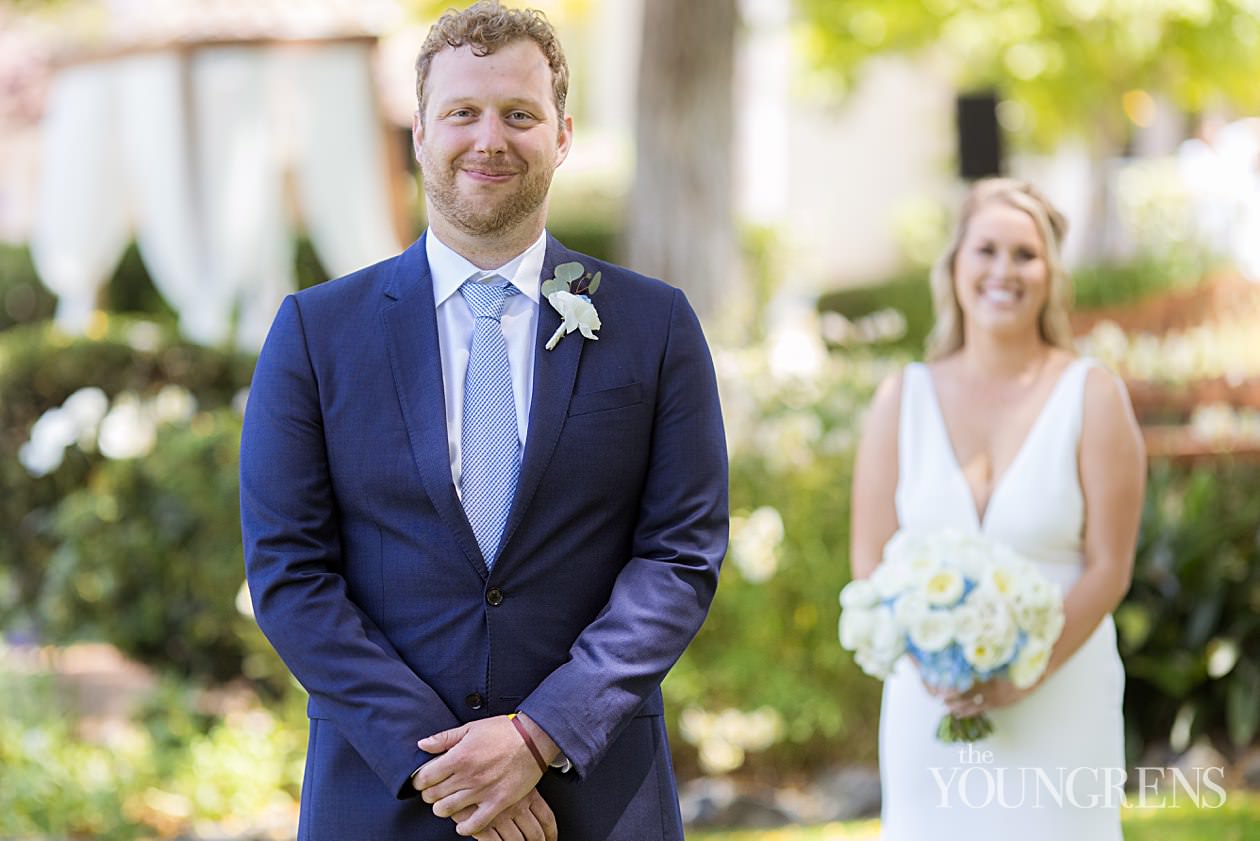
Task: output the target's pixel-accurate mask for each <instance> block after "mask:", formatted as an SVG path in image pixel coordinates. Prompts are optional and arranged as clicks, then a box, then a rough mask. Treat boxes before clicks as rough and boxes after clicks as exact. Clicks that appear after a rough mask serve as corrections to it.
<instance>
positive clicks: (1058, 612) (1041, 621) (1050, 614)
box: [1015, 604, 1063, 643]
mask: <svg viewBox="0 0 1260 841" xmlns="http://www.w3.org/2000/svg"><path fill="white" fill-rule="evenodd" d="M1015 618H1016V621H1017V622H1018V623H1019V627H1021V628H1023V629H1024V630H1025V631H1027V632H1028V635H1029V636H1030V637H1034V638H1036V639H1039V640H1043V641H1045V642H1047V643H1052V642H1054V641H1055V640H1057V639H1058V638H1059V634H1060V633H1061V632H1062V631H1063V610H1062V609H1061V608H1060V607H1059V606H1058V605H1053V604H1052V605H1037V606H1031V607H1030V606H1019V607H1016V609H1015Z"/></svg>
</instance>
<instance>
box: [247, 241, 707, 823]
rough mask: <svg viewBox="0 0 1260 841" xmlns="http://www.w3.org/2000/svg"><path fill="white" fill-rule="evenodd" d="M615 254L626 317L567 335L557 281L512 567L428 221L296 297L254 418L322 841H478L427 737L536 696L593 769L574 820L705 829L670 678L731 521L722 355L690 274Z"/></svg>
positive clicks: (589, 264) (550, 796) (251, 514)
mask: <svg viewBox="0 0 1260 841" xmlns="http://www.w3.org/2000/svg"><path fill="white" fill-rule="evenodd" d="M575 260H576V261H579V262H581V264H582V265H583V266H584V267H585V268H586V269H587V270H588V271H591V272H594V271H600V272H602V283H601V285H600V287H599V289H598V292H597V294H596V295H595V296H594V298H593V302H594V303H595V305H596V307H597V308H598V310H599V313H600V318H601V320H602V322H603V327H602V328H601V329H600V331H599V333H598V336H599V338H598V340H597V341H590V340H587V339H583V338H582V336H581V334H580V333H572V334H570V335H568V336H566V337H565V338H564V339H563V340H561V341H560V343H559V344H558V345H557V346H556V347H555V349H554V350H551V351H548V350H544V349H543V347H542V345H543V343H545V342H546V340H547V339H548V338H549V337H550V336H551V334H552V332H553V331H554V330H555V328H556V327H558V326H559V324H560V319H559V316H558V315H557V314H556V313H555V312H554V311H553V309H552V308H551V307H550V306H549V305H548V304H547V302H546V301H545V299H544V300H543V301H542V302H541V304H540V306H541V309H540V312H539V319H538V321H539V324H538V336H537V339H536V340H537V342H538V349H537V352H536V355H535V365H534V392H533V401H532V408H531V410H530V422H529V436H528V441H527V442H526V447H525V451H524V455H523V461H522V467H521V473H520V479H519V483H518V486H517V491H516V496H515V501H514V503H513V507H512V511H511V514H510V515H509V519H508V525H507V528H506V531H505V533H504V538H503V542H502V546H501V550H500V554H499V557H498V559H497V561H496V563H495V564H494V568H493V570H487V568H486V564H485V561H484V559H483V558H482V556H481V554H480V552H479V550H478V548H477V542H476V540H475V539H474V537H473V533H472V530H471V528H470V526H469V524H468V521H467V519H466V517H465V516H464V512H463V508H462V507H461V504H460V501H459V498H458V497H457V495H456V492H455V488H454V485H453V484H452V480H451V465H450V457H449V453H448V448H447V437H446V413H445V407H444V397H443V389H442V372H441V364H440V359H439V352H438V338H437V322H436V316H435V308H434V303H433V290H432V283H431V279H430V276H429V268H428V261H427V259H426V257H425V250H424V241H423V239H421V240H419V241H417V242H416V243H415V244H413V245H412V246H411V247H410V248H409V249H407V251H405V252H404V253H402V254H401V255H399V256H397V257H394V258H392V259H389V260H386V261H384V262H381V263H378V264H376V265H374V266H370V267H368V268H366V269H363V270H361V271H359V272H356V273H354V274H352V275H349V276H346V277H343V278H340V279H337V280H334V281H330V282H328V283H325V284H321V285H320V286H317V287H313V288H311V289H307V290H304V291H302V292H299V293H297V294H296V295H293V296H290V297H289V298H288V299H286V300H285V301H284V303H283V305H282V306H281V308H280V311H279V313H278V315H277V316H276V320H275V323H274V324H273V326H272V328H271V332H270V335H269V336H268V338H267V341H266V344H265V346H264V347H263V350H262V354H261V356H260V358H259V361H258V367H257V369H256V371H255V374H254V381H253V385H252V387H251V391H250V395H249V400H248V406H247V409H246V413H245V426H244V432H243V435H242V442H241V520H242V526H243V532H244V542H245V563H246V571H247V575H248V580H249V585H250V591H251V593H252V597H253V602H254V608H255V613H256V616H257V619H258V623H259V625H260V626H261V628H262V630H263V631H264V633H265V634H266V635H267V637H268V638H269V639H270V641H271V642H272V644H273V645H274V646H275V648H276V650H277V651H278V652H279V653H280V655H281V656H282V657H283V658H284V660H285V662H286V663H287V664H288V666H289V668H290V669H291V670H292V671H293V674H294V675H295V676H296V677H297V678H298V680H299V681H300V682H301V683H302V685H303V686H304V687H305V688H306V689H307V691H308V692H309V693H310V702H309V705H308V711H309V715H310V719H311V730H310V743H309V746H308V754H307V761H306V772H305V778H304V781H303V786H302V804H301V818H300V826H299V838H300V839H302V841H392V840H393V839H399V841H402V839H407V841H415V839H424V840H425V841H427V839H435V840H436V839H442V840H443V841H446V840H447V839H452V840H453V839H455V838H457V836H456V835H455V831H454V824H453V823H452V822H451V821H450V820H449V819H439V818H436V817H435V816H434V815H433V814H432V812H431V811H430V807H429V806H428V805H427V804H425V803H424V802H423V801H422V800H421V799H420V798H419V797H417V796H415V792H414V791H413V790H412V788H411V785H410V775H411V773H412V772H413V771H414V770H415V769H416V768H417V767H419V766H420V765H421V764H423V763H424V762H425V761H427V760H428V759H429V758H430V757H429V756H428V755H427V754H425V753H423V752H422V751H420V750H418V749H417V748H416V740H417V739H419V738H421V737H424V736H427V735H430V734H432V733H436V732H438V731H440V730H444V729H447V728H450V727H454V726H457V725H459V724H461V723H464V722H468V721H471V720H474V719H478V718H484V717H488V716H495V715H501V714H504V713H508V712H511V711H513V710H516V709H520V710H523V711H524V712H526V713H527V714H528V715H529V716H530V717H531V718H532V719H534V721H536V722H537V723H538V724H539V725H540V726H541V727H542V728H543V729H544V730H546V731H547V733H548V734H549V735H550V736H551V737H552V738H553V739H554V740H555V742H556V743H557V745H559V747H560V749H561V750H562V751H563V753H564V755H565V756H567V757H568V758H569V759H570V760H571V761H572V763H573V771H571V772H569V773H566V774H560V773H558V772H556V771H548V773H547V774H545V775H544V778H543V780H542V782H541V783H540V784H539V790H540V793H541V794H542V795H543V798H544V799H545V800H546V801H547V802H548V804H549V805H550V806H551V807H552V809H553V810H554V812H555V813H556V817H557V820H558V823H559V828H560V837H561V838H563V839H565V841H601V839H611V841H653V839H671V840H672V839H682V837H683V836H682V827H681V819H680V817H679V810H678V803H677V796H676V787H675V781H674V775H673V768H672V766H671V763H670V758H669V745H668V743H667V740H666V735H665V726H664V723H663V718H662V714H663V708H662V702H661V693H660V683H661V680H662V678H663V677H664V676H665V674H666V672H667V671H668V670H669V669H670V667H671V666H672V665H673V664H674V662H675V661H676V660H677V659H678V657H679V656H680V655H681V654H682V651H683V649H684V648H686V646H687V644H688V643H689V642H690V641H691V639H692V638H693V636H694V635H695V633H696V632H697V630H699V628H700V625H701V623H702V622H703V620H704V617H705V615H706V613H707V611H708V607H709V603H710V601H711V599H712V598H713V594H714V590H715V588H716V585H717V579H718V567H719V564H720V562H721V559H722V557H723V555H724V554H725V551H726V540H727V466H726V448H725V437H724V433H723V429H722V421H721V414H720V409H719V405H718V398H717V389H716V383H715V378H714V373H713V367H712V361H711V359H710V356H709V352H708V348H707V346H706V344H705V341H704V337H703V335H702V333H701V330H700V325H699V322H698V321H697V319H696V317H695V314H694V313H693V312H692V310H691V308H690V306H689V305H688V304H687V301H686V299H685V298H684V296H683V294H682V293H681V292H680V291H678V290H676V289H674V288H671V287H669V286H667V285H665V284H663V283H661V282H660V281H657V280H653V279H650V278H646V277H643V276H641V275H638V274H635V273H633V272H630V271H628V270H626V269H624V268H621V267H618V266H614V265H611V264H609V263H605V262H602V261H599V260H596V259H594V258H592V257H588V256H585V255H582V254H577V253H574V252H570V251H568V250H567V249H565V248H564V247H563V246H561V245H560V244H559V243H558V242H557V241H555V240H554V239H549V241H548V245H547V256H546V260H545V262H544V266H543V278H544V279H546V278H549V277H551V276H552V274H553V269H554V267H555V266H556V265H557V264H559V263H564V262H569V261H575Z"/></svg>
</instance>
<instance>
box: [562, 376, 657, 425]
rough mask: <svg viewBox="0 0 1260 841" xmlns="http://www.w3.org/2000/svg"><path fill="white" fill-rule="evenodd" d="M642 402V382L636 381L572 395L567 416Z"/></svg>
mask: <svg viewBox="0 0 1260 841" xmlns="http://www.w3.org/2000/svg"><path fill="white" fill-rule="evenodd" d="M642 402H643V384H642V383H638V382H634V383H629V384H628V385H619V386H616V387H615V388H605V389H602V390H600V391H588V392H585V393H580V394H575V395H573V399H572V400H570V401H569V417H575V416H577V415H590V414H594V413H595V412H610V411H612V410H613V409H622V408H625V407H626V406H636V405H638V404H639V403H642Z"/></svg>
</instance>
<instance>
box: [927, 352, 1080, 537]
mask: <svg viewBox="0 0 1260 841" xmlns="http://www.w3.org/2000/svg"><path fill="white" fill-rule="evenodd" d="M1083 359H1084V357H1080V356H1078V357H1077V358H1076V359H1073V360H1072V361H1071V362H1069V363H1068V364H1067V365H1065V366H1064V368H1063V370H1062V371H1061V372H1060V373H1059V377H1058V379H1057V380H1055V382H1054V385H1053V386H1052V387H1051V388H1050V394H1049V395H1048V396H1047V397H1046V399H1045V401H1044V402H1043V403H1042V404H1041V408H1040V409H1038V410H1037V416H1036V417H1035V418H1033V422H1032V425H1031V426H1029V427H1028V431H1027V432H1025V433H1024V438H1023V440H1022V441H1020V442H1019V448H1018V449H1017V450H1016V451H1015V455H1014V456H1013V457H1012V458H1011V460H1010V462H1009V463H1008V464H1007V465H1006V469H1005V470H1003V471H1002V473H1001V474H1000V475H998V476H997V478H995V479H994V480H993V482H992V483H991V485H990V487H989V498H988V499H986V500H985V503H984V510H983V511H982V510H980V503H979V502H978V501H977V500H976V492H975V489H974V488H972V486H971V483H970V482H968V481H967V474H966V472H965V471H964V470H963V466H962V462H961V461H960V460H959V459H958V450H957V449H955V448H954V439H953V438H951V437H950V435H949V425H948V424H947V423H945V409H944V407H943V406H942V404H941V399H940V396H939V395H938V394H937V392H936V381H935V380H934V379H933V377H932V371H931V369H929V368H928V366H927V365H924V366H923V373H924V375H925V376H926V377H927V386H928V388H927V390H928V394H929V395H931V402H932V406H933V407H934V408H935V410H936V423H937V428H938V429H939V430H940V432H941V438H942V439H944V443H945V449H946V450H947V451H948V452H949V460H950V463H951V464H952V465H953V469H954V475H955V476H957V477H958V481H959V482H961V483H962V489H963V491H964V492H965V493H966V499H967V510H969V511H970V512H971V517H972V521H973V522H974V523H975V524H976V529H977V530H978V531H980V532H983V531H984V529H985V525H986V524H987V523H988V521H989V513H990V512H991V511H993V503H994V502H995V501H996V500H997V496H998V492H999V491H1001V490H1002V487H1003V485H1004V484H1005V483H1006V477H1007V476H1010V475H1011V473H1013V472H1014V471H1015V468H1016V467H1018V466H1019V463H1020V461H1021V460H1022V459H1023V457H1024V453H1025V451H1027V450H1028V447H1029V442H1030V441H1032V440H1033V438H1034V437H1036V435H1037V431H1038V430H1039V429H1040V428H1041V422H1042V419H1043V418H1045V416H1046V414H1047V410H1048V409H1049V408H1050V406H1051V404H1053V403H1054V401H1055V400H1056V399H1057V398H1058V396H1059V392H1060V391H1062V390H1063V384H1064V383H1065V382H1066V381H1067V378H1068V374H1069V373H1071V371H1072V369H1073V368H1074V367H1075V366H1076V365H1078V364H1079V363H1081V362H1082V361H1083Z"/></svg>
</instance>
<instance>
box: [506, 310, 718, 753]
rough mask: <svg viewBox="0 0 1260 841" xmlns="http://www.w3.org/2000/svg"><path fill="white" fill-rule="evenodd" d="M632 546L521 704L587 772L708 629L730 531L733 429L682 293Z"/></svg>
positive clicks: (697, 325)
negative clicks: (605, 593) (596, 604)
mask: <svg viewBox="0 0 1260 841" xmlns="http://www.w3.org/2000/svg"><path fill="white" fill-rule="evenodd" d="M650 446H651V451H650V456H649V467H648V474H647V479H646V483H645V486H644V489H643V496H642V499H641V502H640V509H639V516H638V523H637V525H636V527H635V532H634V543H633V548H632V556H631V558H630V560H629V562H628V563H626V565H625V567H624V568H623V569H622V571H621V572H620V573H619V574H618V576H617V580H616V583H615V584H614V586H613V590H612V595H611V597H610V598H609V601H608V603H607V605H606V606H605V607H604V609H603V610H602V611H601V612H600V614H599V616H598V617H596V619H595V620H594V621H593V622H592V623H591V624H590V625H588V626H587V627H586V629H585V630H584V631H583V632H582V633H581V634H580V635H579V637H578V639H577V640H576V642H575V643H574V645H573V646H572V648H571V649H570V652H569V659H568V660H567V661H566V662H565V664H564V665H562V666H560V667H559V668H558V669H556V670H555V671H554V672H552V673H551V674H550V675H548V676H547V677H546V678H545V679H544V680H543V682H542V683H541V684H539V686H538V687H537V688H536V689H535V690H534V692H532V693H531V694H530V695H529V697H528V698H526V699H525V701H524V702H523V703H522V704H521V709H522V710H523V711H524V712H525V713H526V714H527V715H529V716H530V718H532V719H533V720H534V721H535V722H537V723H538V725H539V726H540V727H542V728H543V729H544V730H545V731H547V733H548V735H550V736H551V738H552V739H553V740H554V741H555V742H556V744H557V745H558V746H559V747H560V749H561V752H562V753H563V755H564V756H565V757H567V758H568V759H569V760H570V761H571V762H572V763H573V768H574V771H575V772H576V773H577V775H578V777H579V778H582V777H584V776H585V775H586V774H587V773H589V771H590V769H592V768H593V767H594V766H595V765H597V764H598V763H599V760H600V758H601V757H602V756H603V755H604V753H605V751H606V750H607V749H608V747H609V745H610V744H611V743H612V742H613V741H614V740H615V739H616V737H617V735H618V734H619V733H620V732H621V730H622V729H623V728H624V727H625V725H626V724H628V723H629V721H630V719H631V718H632V717H633V716H634V715H635V713H636V712H637V711H638V710H639V708H640V707H641V706H642V705H643V702H644V701H645V700H646V699H647V698H648V697H649V696H650V695H651V694H652V693H654V692H656V691H657V690H658V689H659V687H660V684H661V681H662V680H663V679H664V678H665V675H666V673H667V672H668V671H669V670H670V668H672V667H673V665H674V663H675V662H677V660H678V658H679V657H681V656H682V653H683V651H684V649H686V647H687V646H688V645H689V644H690V643H691V640H692V639H693V638H694V637H695V635H696V633H697V632H698V631H699V630H700V626H701V624H702V623H703V622H704V619H705V616H706V615H707V614H708V610H709V604H710V602H711V601H712V599H713V595H714V591H715V590H716V588H717V582H718V572H719V568H720V565H721V561H722V558H723V556H724V555H725V554H726V544H727V537H728V513H729V512H728V502H727V495H728V489H727V456H726V437H725V433H724V430H723V427H722V415H721V407H720V405H719V402H718V392H717V381H716V377H715V375H714V371H713V362H712V359H711V357H710V355H709V349H708V346H707V345H706V343H705V340H704V334H703V332H702V331H701V328H700V322H699V320H698V319H697V318H696V316H695V313H694V312H693V311H692V309H691V307H690V305H689V304H688V303H687V301H686V299H685V297H684V296H683V294H682V293H681V292H679V291H675V293H674V298H673V306H672V311H671V314H670V319H669V334H668V337H667V340H666V344H665V350H664V357H663V359H662V364H661V373H660V379H659V385H658V389H657V395H656V405H655V415H654V419H653V426H652V438H651V443H650Z"/></svg>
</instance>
